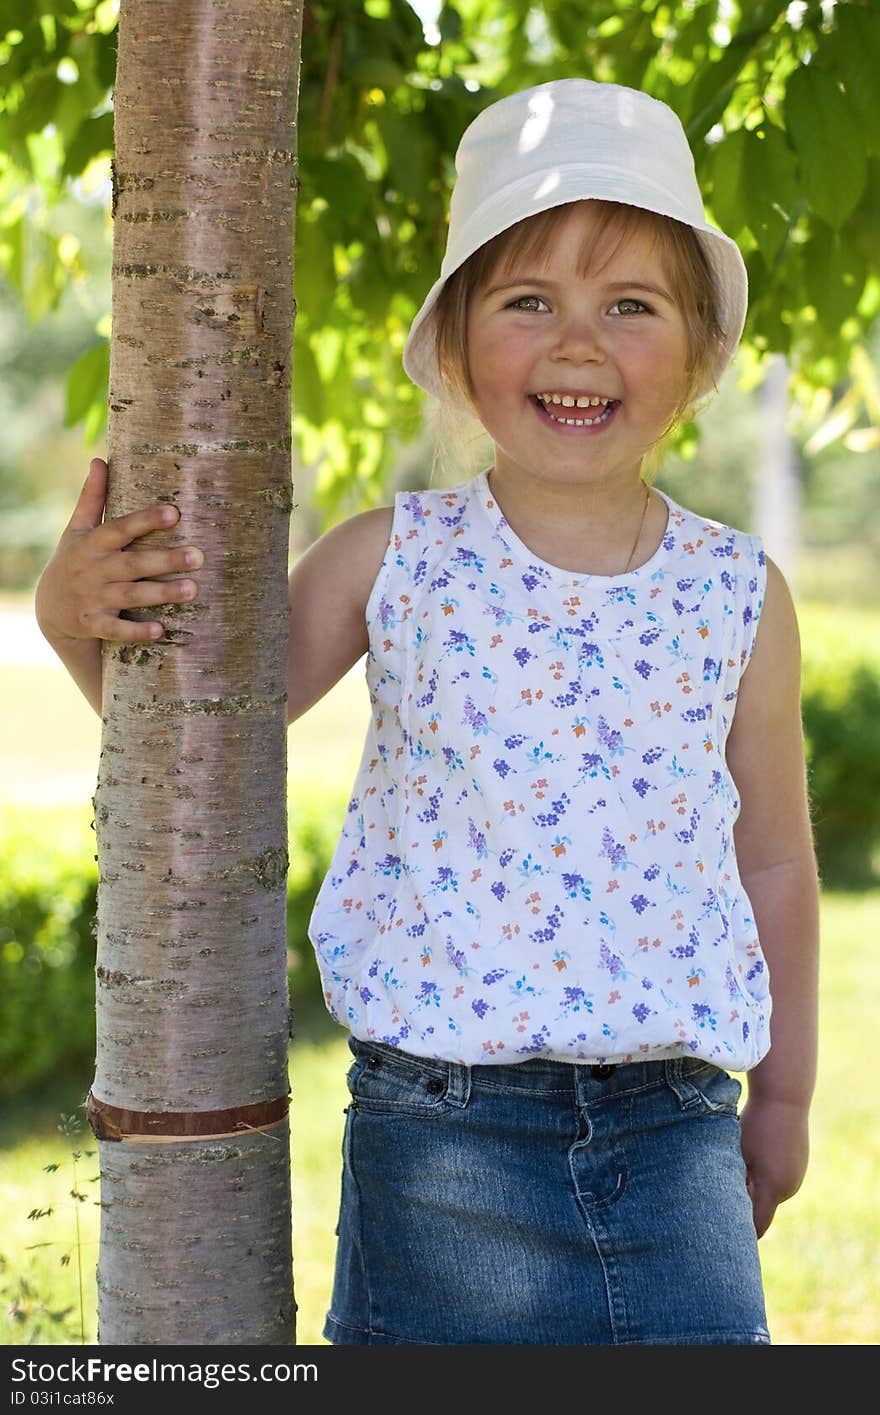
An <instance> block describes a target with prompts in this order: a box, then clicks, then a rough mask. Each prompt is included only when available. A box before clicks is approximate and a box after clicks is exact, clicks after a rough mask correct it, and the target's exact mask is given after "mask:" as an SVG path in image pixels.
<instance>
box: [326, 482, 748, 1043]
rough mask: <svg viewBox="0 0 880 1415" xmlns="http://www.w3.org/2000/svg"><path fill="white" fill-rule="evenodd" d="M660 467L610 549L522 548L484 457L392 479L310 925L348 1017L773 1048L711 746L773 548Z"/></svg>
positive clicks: (365, 1029)
mask: <svg viewBox="0 0 880 1415" xmlns="http://www.w3.org/2000/svg"><path fill="white" fill-rule="evenodd" d="M660 495H661V496H662V497H663V499H664V500H665V502H666V504H667V507H668V521H667V527H666V533H665V535H664V538H663V541H662V543H661V545H660V547H659V548H658V550H657V551H656V553H655V554H654V555H653V556H652V557H651V558H650V559H649V560H648V561H647V562H646V563H645V564H644V565H641V566H639V567H637V568H636V569H635V570H632V571H630V572H629V573H627V574H624V575H615V576H603V575H585V574H576V573H574V572H570V571H567V570H562V569H560V568H559V567H556V566H553V565H550V564H549V563H547V562H545V561H542V560H541V559H540V558H538V557H537V556H535V555H533V554H532V552H531V551H529V550H528V548H527V547H526V546H525V545H524V544H523V543H522V541H520V540H519V538H518V537H517V536H516V535H515V533H514V532H513V531H512V530H511V528H510V526H509V525H508V524H507V522H506V520H505V519H504V516H503V514H502V512H501V510H500V507H499V506H498V504H497V502H496V501H495V499H494V497H493V495H492V492H491V490H490V488H489V485H488V479H487V473H486V472H485V471H484V472H481V473H480V474H479V475H478V476H476V477H474V478H473V479H472V480H470V481H468V482H465V483H463V484H462V485H460V486H457V487H453V488H450V489H444V490H430V491H420V492H417V493H415V492H406V493H400V494H398V496H397V497H396V498H395V508H394V521H393V527H392V533H391V538H390V541H389V545H388V549H387V551H386V555H385V559H384V561H383V564H382V567H381V569H380V571H379V574H378V576H377V579H376V582H375V584H374V586H373V589H372V592H371V594H370V598H369V601H368V604H367V611H366V612H367V622H368V627H369V634H370V649H369V653H368V656H367V668H366V674H367V684H368V688H369V692H370V701H371V705H372V720H371V723H370V727H369V729H368V732H367V739H366V742H365V745H364V752H363V756H362V760H361V764H360V768H359V771H358V775H357V779H356V781H355V783H354V787H353V790H352V795H351V799H350V801H349V806H348V811H347V815H346V819H345V823H344V825H343V829H342V832H341V835H340V838H339V841H338V844H337V847H336V850H335V852H334V856H333V860H332V862H331V865H330V869H329V870H328V873H327V875H326V877H325V879H324V882H323V884H322V886H321V889H320V891H319V894H318V897H317V900H316V902H315V908H314V911H313V914H312V919H311V924H310V929H309V933H310V937H311V939H312V942H313V944H314V947H315V952H316V956H317V959H318V965H319V968H320V971H321V976H322V980H323V984H324V990H325V999H326V1003H327V1006H328V1009H329V1011H330V1012H331V1014H332V1016H333V1017H334V1018H335V1019H336V1020H337V1021H338V1022H340V1023H341V1024H342V1025H344V1026H345V1027H347V1028H349V1029H350V1030H351V1031H352V1032H353V1033H354V1034H355V1036H358V1037H360V1038H362V1039H363V1040H365V1041H366V1040H376V1039H378V1040H380V1041H384V1042H386V1043H388V1044H390V1045H392V1046H400V1047H402V1048H404V1049H405V1050H406V1051H408V1052H410V1053H414V1054H417V1055H423V1056H431V1057H436V1058H440V1059H444V1060H451V1061H456V1062H459V1063H461V1064H465V1065H477V1064H487V1063H488V1064H491V1063H492V1062H495V1063H496V1064H502V1063H509V1062H511V1061H516V1060H523V1059H526V1058H527V1057H530V1056H544V1057H549V1058H551V1059H555V1060H562V1061H569V1062H578V1061H580V1062H584V1063H587V1062H614V1063H623V1062H629V1061H635V1060H656V1059H659V1058H662V1057H666V1056H675V1055H680V1054H682V1053H686V1054H689V1055H693V1056H700V1057H703V1058H705V1059H706V1060H707V1061H713V1062H715V1063H716V1064H719V1065H723V1066H725V1067H727V1068H730V1069H734V1070H745V1069H748V1068H750V1067H752V1066H754V1065H756V1063H757V1062H758V1061H759V1060H760V1058H761V1057H762V1056H763V1055H764V1053H765V1052H766V1050H767V1049H768V1047H769V1043H770V1038H769V1018H770V1011H771V999H770V992H769V979H768V974H767V965H766V961H765V959H764V956H763V953H762V950H761V946H760V942H759V939H758V934H757V930H756V926H755V921H754V918H753V917H752V911H751V906H750V902H749V899H748V896H747V895H746V892H745V890H744V888H743V885H742V882H741V880H740V877H739V873H738V869H737V863H736V856H735V852H734V842H733V825H734V822H735V820H736V817H737V815H738V812H739V798H738V795H737V791H736V786H735V783H734V781H733V778H732V776H731V775H730V772H729V771H728V768H727V764H726V761H725V755H724V748H725V742H726V738H727V733H728V731H729V728H730V724H731V722H732V719H733V712H734V708H735V706H736V697H737V689H738V685H739V681H740V678H741V676H742V673H743V671H744V670H745V667H746V665H747V663H748V660H749V657H750V655H751V651H752V648H753V645H754V640H755V633H756V630H757V625H758V621H759V617H760V612H761V606H762V604H763V596H764V588H765V584H766V562H765V557H764V552H763V548H762V544H761V541H760V538H759V537H757V536H751V535H747V534H746V533H744V532H742V531H739V530H735V529H732V528H731V527H729V526H724V525H721V524H720V523H718V522H715V521H710V520H706V519H705V518H703V517H701V516H698V515H696V514H695V513H693V512H691V511H688V510H686V509H685V508H684V507H682V506H680V505H678V504H677V503H676V502H674V501H672V499H671V498H670V497H668V496H667V495H666V494H665V493H664V492H661V493H660Z"/></svg>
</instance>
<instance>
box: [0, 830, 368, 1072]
mask: <svg viewBox="0 0 880 1415" xmlns="http://www.w3.org/2000/svg"><path fill="white" fill-rule="evenodd" d="M340 814H341V813H340V810H339V809H338V803H334V802H331V803H330V805H329V806H328V807H327V808H326V809H325V810H323V811H322V812H321V814H318V813H311V812H310V813H305V814H303V815H302V816H301V817H300V818H299V819H297V820H296V821H294V820H293V819H291V823H290V832H289V835H290V856H291V867H290V871H289V873H288V877H287V938H288V978H289V984H290V994H291V998H292V1000H293V1004H294V1008H296V1006H297V1005H298V1004H299V1003H303V1002H308V1001H312V1000H314V1001H318V1000H320V999H321V996H322V991H321V979H320V974H319V973H318V967H317V963H316V962H315V955H314V951H313V949H312V946H311V944H310V942H309V938H308V933H307V927H308V920H309V915H310V914H311V911H312V905H313V904H314V901H315V895H316V894H317V892H318V889H319V887H320V884H321V881H322V879H323V878H324V874H325V872H326V870H327V866H328V864H329V862H330V855H331V853H332V849H333V845H334V843H335V839H336V833H337V829H338V824H337V822H338V819H339V817H340ZM36 819H37V818H36V817H35V820H36ZM39 819H40V821H41V826H42V830H35V831H34V832H33V834H32V835H31V836H30V838H25V837H24V836H23V835H22V836H18V835H16V834H13V833H9V834H7V835H6V837H5V839H4V841H3V849H2V852H0V1096H4V1095H5V1096H8V1095H12V1094H14V1093H16V1092H20V1091H23V1090H26V1089H28V1088H30V1087H32V1086H36V1085H38V1084H39V1083H40V1082H42V1081H45V1080H46V1079H48V1078H49V1077H50V1076H52V1075H53V1074H57V1072H58V1071H59V1070H60V1069H62V1068H65V1069H76V1070H78V1071H80V1072H82V1073H83V1074H86V1075H87V1074H88V1073H89V1071H90V1070H91V1068H92V1066H93V1064H94V1059H95V950H96V943H95V937H94V932H93V930H94V926H95V912H96V899H97V880H98V876H97V867H96V865H95V864H94V862H93V860H91V859H89V858H88V857H87V856H86V855H85V853H84V852H83V851H81V850H80V851H77V850H71V849H70V848H69V847H68V850H67V851H65V850H63V849H61V848H60V847H55V849H54V850H53V847H52V846H51V845H46V843H45V840H43V839H40V836H41V835H42V836H45V835H46V834H48V832H47V831H46V829H45V824H43V822H44V821H45V816H41V817H40V818H39Z"/></svg>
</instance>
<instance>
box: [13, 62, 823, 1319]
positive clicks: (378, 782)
mask: <svg viewBox="0 0 880 1415" xmlns="http://www.w3.org/2000/svg"><path fill="white" fill-rule="evenodd" d="M456 167H457V172H458V180H457V183H456V187H455V190H454V193H453V197H452V206H451V215H450V229H449V239H448V245H447V251H446V256H445V258H444V262H443V266H442V268H441V274H440V278H439V279H438V281H437V282H436V284H435V285H434V286H433V288H432V289H431V291H430V292H429V294H428V296H427V298H426V300H425V303H424V305H423V306H422V309H421V310H420V311H419V313H418V315H417V317H416V319H415V321H414V323H413V325H412V329H411V331H410V335H409V339H408V341H407V345H406V349H405V353H404V366H405V368H406V370H407V373H408V374H409V375H410V377H411V378H412V379H413V380H414V381H415V382H416V383H418V384H419V385H420V386H421V387H423V388H424V389H426V390H427V391H428V392H429V393H431V394H433V395H435V396H436V397H437V398H438V399H439V400H440V405H441V408H442V410H443V411H444V417H445V424H446V425H447V426H452V425H453V424H454V422H455V420H456V419H458V418H461V417H462V416H465V415H467V416H470V417H476V418H477V419H478V420H479V422H480V423H481V424H482V426H483V428H484V429H485V430H486V432H487V433H488V434H489V437H490V438H491V441H492V444H493V447H494V456H493V460H492V462H491V465H490V466H487V467H486V468H485V469H484V470H482V471H481V472H480V473H479V474H478V475H477V476H475V477H473V478H472V479H470V480H468V481H465V482H464V483H462V484H461V485H459V486H455V487H452V488H451V489H443V490H439V489H436V490H427V491H422V492H418V493H401V494H399V495H398V496H397V497H396V498H395V503H394V506H393V507H383V508H380V509H379V510H374V511H369V512H366V513H364V514H362V515H359V516H355V517H353V518H352V519H350V520H348V521H346V522H345V523H343V524H342V525H339V526H337V527H335V528H334V529H333V530H332V531H330V532H328V533H327V534H326V535H325V536H323V537H322V538H321V539H320V540H319V541H317V542H316V544H315V545H313V546H312V547H311V548H310V549H309V550H308V551H307V552H306V554H305V555H303V556H302V558H301V559H300V561H299V563H298V564H297V566H296V567H295V569H294V570H293V572H292V574H291V577H290V602H291V609H292V613H291V621H290V630H291V632H290V672H289V683H290V696H289V705H288V715H289V720H291V721H292V720H294V719H295V718H297V717H299V716H300V715H301V714H302V713H303V712H305V711H306V709H307V708H308V707H310V706H311V705H312V704H313V703H315V702H316V701H317V700H318V699H319V698H321V697H322V696H323V695H324V694H325V693H326V692H327V691H328V690H329V688H330V687H331V686H332V685H333V684H334V683H335V682H336V681H337V680H338V679H339V677H340V676H341V675H342V674H343V673H344V672H345V671H346V670H347V669H348V668H349V667H350V666H351V665H352V664H353V663H355V662H356V661H357V659H358V658H359V657H360V656H361V655H362V654H363V653H365V652H366V653H367V681H368V685H369V691H370V700H371V704H372V721H371V724H370V728H369V731H368V735H367V741H366V744H365V748H364V753H363V758H362V761H361V766H360V770H359V772H358V776H357V780H356V782H355V784H354V788H353V792H352V796H351V800H350V804H349V809H348V815H347V819H346V821H345V824H344V827H343V830H342V833H341V836H340V839H339V842H338V845H337V848H336V851H335V854H334V857H333V861H332V863H331V866H330V869H329V871H328V874H327V876H326V878H325V880H324V883H323V885H322V887H321V890H320V893H319V895H318V898H317V900H316V903H315V909H314V914H313V917H312V921H311V926H310V936H311V938H312V941H313V943H314V947H315V951H316V955H317V959H318V964H319V967H320V970H321V975H322V978H323V982H324V987H325V997H326V1001H327V1006H328V1008H329V1010H330V1012H331V1013H332V1015H333V1016H334V1017H335V1018H336V1020H337V1021H339V1022H340V1023H341V1024H342V1025H343V1026H345V1027H346V1028H347V1029H348V1031H349V1033H350V1037H349V1046H350V1049H351V1051H352V1055H353V1062H352V1065H351V1067H350V1069H349V1072H348V1078H347V1079H348V1086H349V1090H350V1092H351V1097H352V1101H351V1105H350V1107H349V1109H348V1112H347V1118H346V1124H345V1132H344V1139H343V1158H344V1165H343V1175H342V1191H341V1205H340V1214H339V1225H338V1229H337V1233H338V1237H339V1242H338V1248H337V1258H336V1272H335V1282H334V1290H333V1297H332V1302H331V1308H330V1312H329V1313H328V1315H327V1320H326V1325H325V1328H324V1335H325V1337H326V1338H327V1339H328V1340H330V1341H332V1342H334V1343H338V1344H345V1345H396V1344H442V1345H448V1344H467V1343H470V1344H486V1343H491V1344H508V1345H509V1344H542V1345H595V1344H677V1345H693V1344H767V1343H769V1341H770V1336H769V1333H768V1329H767V1322H766V1315H765V1308H764V1299H763V1293H762V1285H761V1272H760V1265H759V1261H758V1252H757V1238H758V1237H759V1236H760V1235H761V1234H762V1233H763V1232H764V1231H765V1230H766V1229H767V1227H768V1225H769V1224H770V1222H771V1220H772V1217H773V1214H774V1211H775V1209H776V1207H777V1205H778V1204H779V1203H780V1202H781V1201H782V1200H784V1199H786V1198H788V1197H789V1196H790V1195H792V1194H793V1193H795V1191H796V1190H797V1189H798V1187H799V1185H800V1183H801V1181H802V1179H803V1175H804V1172H805V1169H806V1163H807V1150H808V1132H807V1116H808V1109H809V1103H810V1098H811V1095H812V1090H813V1086H814V1080H815V1066H816V990H817V988H816V974H817V951H818V948H817V932H818V930H817V896H818V882H817V874H816V863H815V856H814V852H813V844H812V834H811V829H810V820H809V809H808V801H807V791H806V780H805V770H804V753H803V738H802V733H801V723H800V707H799V692H800V689H799V644H798V632H797V623H796V619H795V614H794V610H793V606H792V602H791V597H790V595H789V592H788V590H787V587H786V585H785V581H784V580H783V578H782V575H781V574H780V572H779V570H778V569H777V568H776V566H775V565H774V564H773V563H772V561H770V560H769V559H768V558H767V557H766V556H765V554H764V552H763V549H762V546H761V542H760V540H759V539H758V538H757V537H756V536H751V535H747V534H745V533H744V532H742V531H739V530H735V529H732V528H731V527H728V526H724V525H721V524H719V523H718V522H715V521H710V520H707V519H706V518H705V517H703V516H701V515H699V514H697V513H695V512H692V511H689V510H686V509H685V508H684V507H683V506H680V505H678V504H677V503H676V502H674V501H673V500H672V499H671V498H670V497H669V496H667V495H666V494H665V493H663V492H659V491H658V490H656V489H653V488H652V487H651V486H650V485H649V483H648V482H647V481H646V480H645V475H644V471H645V466H646V459H648V458H649V457H651V456H653V455H655V454H656V449H657V447H658V445H659V444H660V443H661V442H662V440H663V438H664V437H665V435H666V434H667V433H668V432H669V430H670V429H671V428H672V427H674V425H675V424H676V422H677V421H678V420H680V419H681V418H682V417H684V416H687V415H689V413H690V412H691V411H692V410H693V408H694V406H695V404H696V403H697V402H699V400H701V399H702V398H703V397H704V396H705V395H706V394H707V393H708V392H709V391H710V390H711V389H713V388H714V387H715V385H716V383H717V380H718V379H719V377H720V375H721V373H722V372H723V370H724V368H725V366H726V365H727V363H728V362H729V360H730V359H731V357H732V355H733V353H734V351H735V348H736V346H737V343H738V341H739V337H740V334H741V332H742V327H743V321H744V317H745V307H746V278H745V270H744V267H743V262H742V258H741V256H740V254H739V252H738V250H737V248H736V246H735V245H734V243H733V242H732V241H730V240H729V239H728V238H727V237H726V236H724V235H723V234H722V233H721V232H719V231H717V230H715V229H714V228H713V227H711V226H709V225H707V223H706V221H705V217H704V213H703V208H702V201H701V198H700V195H699V191H698V189H697V185H696V179H695V175H694V167H693V161H692V158H691V155H690V152H689V149H688V146H687V142H686V139H685V136H684V133H683V131H682V128H681V126H680V124H679V122H678V119H677V118H676V117H675V115H674V114H673V113H672V112H671V110H670V109H668V108H667V107H666V106H665V105H663V104H661V103H658V102H656V101H655V100H653V99H650V98H648V97H646V96H645V95H643V94H640V93H637V92H634V91H632V90H630V89H625V88H620V87H618V86H616V85H613V84H597V83H592V82H589V81H587V80H582V79H565V80H561V81H558V82H552V83H545V84H541V85H539V86H538V87H537V88H533V89H529V90H526V91H525V92H522V93H518V94H514V95H512V96H510V97H508V98H505V99H502V100H501V101H499V102H497V103H494V104H492V105H491V106H490V107H488V108H487V109H485V110H484V111H483V112H482V113H481V114H480V115H479V117H478V118H477V119H476V120H475V121H474V122H473V123H472V124H471V125H470V127H469V128H468V129H467V131H466V132H465V134H464V136H463V138H462V140H461V144H460V146H459V149H458V153H457V156H456ZM105 480H106V466H105V464H104V463H103V462H101V461H99V460H97V459H96V461H94V462H93V463H92V474H91V476H90V480H89V482H88V483H87V485H86V488H85V490H84V492H83V495H82V496H81V498H80V502H79V504H78V507H77V510H76V512H75V513H74V516H73V518H72V520H71V523H70V526H69V528H68V530H67V531H66V532H65V536H64V537H62V543H61V545H60V546H59V550H58V551H57V552H56V555H55V557H54V558H53V561H52V562H50V565H49V566H48V567H47V570H46V571H45V572H44V575H43V579H42V580H41V583H40V586H39V587H38V593H37V612H38V617H39V619H40V622H41V625H42V626H43V629H44V633H46V636H47V637H48V638H49V639H50V642H52V643H53V644H54V646H55V647H56V649H57V650H58V652H59V653H60V654H61V656H62V658H64V661H65V663H66V664H67V666H68V668H69V669H70V671H71V672H72V673H73V674H74V676H75V677H76V678H77V681H78V683H79V684H80V686H81V687H82V689H83V691H84V692H85V693H86V694H87V696H88V697H89V700H90V701H91V702H92V703H93V705H94V706H95V707H96V709H98V710H100V699H101V686H100V659H99V658H98V659H97V660H92V659H89V661H88V663H87V662H86V654H87V653H93V652H94V650H96V649H99V645H98V643H97V640H98V639H99V638H101V637H103V638H111V639H116V640H122V641H129V642H137V641H139V640H141V639H144V638H146V637H147V636H148V635H149V634H150V633H151V626H150V624H148V623H138V624H136V623H133V622H131V621H127V620H121V619H119V618H118V617H117V615H116V613H115V611H117V610H118V609H119V608H120V607H122V606H125V607H130V605H131V604H132V602H133V600H132V583H131V580H132V576H133V575H134V574H135V572H137V574H138V575H140V576H143V577H146V576H148V575H150V574H160V573H167V572H170V571H173V570H176V569H181V568H183V565H184V563H185V561H184V560H183V552H181V551H179V550H173V551H150V552H146V551H129V552H127V553H126V554H125V556H124V557H121V556H115V558H114V555H113V553H112V552H115V551H117V550H119V549H120V548H121V547H123V546H124V545H127V544H129V543H130V542H131V540H133V539H135V538H136V537H137V536H139V535H143V534H144V532H145V531H147V530H151V529H154V528H155V527H156V526H157V525H158V524H159V510H160V508H158V507H156V508H152V509H151V511H147V512H142V513H135V514H133V515H131V516H126V517H121V518H119V520H118V521H111V522H109V523H108V524H106V525H103V526H102V525H101V524H100V519H101V512H102V508H103V500H104V487H105ZM123 559H124V566H123V564H122V563H120V562H121V561H123ZM128 567H133V568H128ZM74 569H75V570H76V574H75V575H74V574H73V570H74ZM122 576H125V579H124V580H123V579H122ZM181 583H183V582H181ZM138 592H139V596H140V597H139V599H138V603H140V604H159V603H163V602H167V601H168V600H169V598H173V597H176V596H177V594H179V595H180V597H183V596H184V591H183V589H182V588H181V589H180V590H179V591H175V592H174V593H173V594H172V593H171V590H170V586H169V582H167V581H164V582H154V583H151V582H150V581H148V580H146V579H139V580H138ZM330 626H332V633H328V628H329V627H330ZM87 636H88V639H89V649H88V650H86V648H85V644H84V643H83V640H84V639H86V638H87ZM771 993H772V1000H773V1001H772V1010H773V1015H772V1047H771V1026H770V1022H771ZM731 1070H732V1071H740V1072H742V1071H747V1072H748V1073H749V1093H748V1102H747V1104H746V1105H745V1106H744V1108H743V1110H742V1114H741V1115H740V1114H738V1101H739V1097H740V1091H741V1086H740V1082H739V1081H738V1080H737V1079H735V1077H733V1076H732V1075H731V1074H730V1072H731Z"/></svg>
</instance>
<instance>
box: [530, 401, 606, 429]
mask: <svg viewBox="0 0 880 1415" xmlns="http://www.w3.org/2000/svg"><path fill="white" fill-rule="evenodd" d="M529 402H530V403H531V404H532V406H533V407H534V408H535V409H536V411H537V413H538V416H539V417H540V418H542V419H543V421H544V422H546V423H550V424H551V425H555V426H556V427H559V428H563V427H564V428H567V429H574V428H594V427H602V426H604V425H605V424H606V423H609V422H610V421H611V419H612V418H613V417H614V414H615V413H616V411H617V409H618V408H619V407H620V403H619V401H618V400H616V399H610V400H609V402H608V404H607V406H606V407H604V408H602V409H601V410H600V409H599V408H595V409H594V408H589V409H587V408H583V409H581V408H577V407H575V408H563V407H562V405H561V404H557V403H554V404H553V405H552V406H553V407H554V409H556V411H555V412H552V413H551V412H549V410H548V409H547V407H546V405H545V404H544V403H543V402H542V401H541V399H540V398H539V397H538V395H537V394H536V393H531V394H529ZM587 412H589V413H591V414H593V416H591V417H587V416H585V414H586V413H587ZM563 413H564V414H565V416H562V415H563ZM573 414H574V415H575V416H572V415H573Z"/></svg>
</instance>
